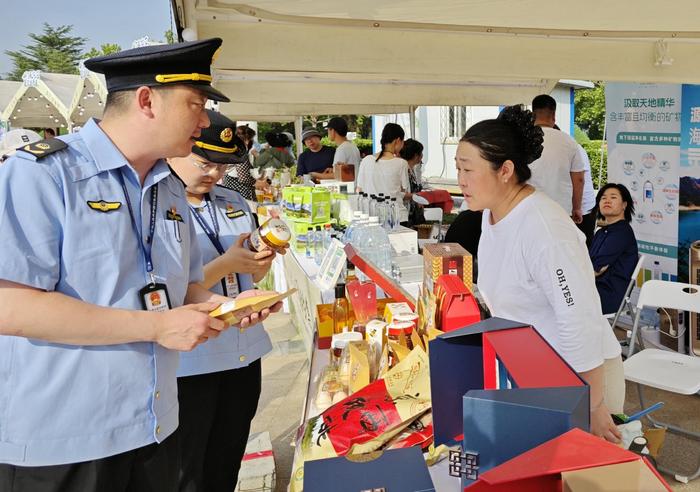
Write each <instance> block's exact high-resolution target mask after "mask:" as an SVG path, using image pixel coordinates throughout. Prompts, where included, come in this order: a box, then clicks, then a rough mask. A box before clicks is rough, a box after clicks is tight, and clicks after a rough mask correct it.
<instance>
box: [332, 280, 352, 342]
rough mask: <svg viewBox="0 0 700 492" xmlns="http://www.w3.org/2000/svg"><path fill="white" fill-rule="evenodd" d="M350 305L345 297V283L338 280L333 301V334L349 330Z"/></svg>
mask: <svg viewBox="0 0 700 492" xmlns="http://www.w3.org/2000/svg"><path fill="white" fill-rule="evenodd" d="M349 311H350V307H349V305H348V300H347V298H346V297H345V284H344V283H342V282H340V283H338V284H336V286H335V302H334V303H333V334H334V335H336V334H338V333H344V332H346V331H349V330H350V327H349V326H348V312H349Z"/></svg>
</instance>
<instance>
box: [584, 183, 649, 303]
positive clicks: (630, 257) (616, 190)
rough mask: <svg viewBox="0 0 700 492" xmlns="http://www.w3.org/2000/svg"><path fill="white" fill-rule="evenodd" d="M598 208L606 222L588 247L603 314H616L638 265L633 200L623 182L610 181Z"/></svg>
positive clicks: (603, 191)
mask: <svg viewBox="0 0 700 492" xmlns="http://www.w3.org/2000/svg"><path fill="white" fill-rule="evenodd" d="M596 211H597V215H598V218H599V219H602V220H603V221H604V222H603V225H602V227H601V228H600V229H598V231H597V232H596V233H595V235H594V236H593V241H592V243H591V247H590V249H589V253H590V256H591V261H592V262H593V269H594V270H595V275H596V281H595V283H596V287H597V288H598V294H600V304H601V307H602V308H603V313H605V314H607V313H614V312H616V311H617V309H618V308H619V307H620V303H621V302H622V298H623V297H624V295H625V291H626V290H627V286H628V285H629V282H630V278H631V276H632V272H633V271H634V267H635V266H636V265H637V260H638V259H639V257H638V254H639V253H638V251H637V240H636V238H635V237H634V231H633V230H632V226H630V221H631V220H632V216H633V215H634V203H633V202H632V196H631V195H630V192H629V190H628V189H627V188H626V187H625V186H624V185H622V184H616V183H608V184H606V185H605V186H603V187H602V188H601V189H600V191H599V192H598V196H597V197H596Z"/></svg>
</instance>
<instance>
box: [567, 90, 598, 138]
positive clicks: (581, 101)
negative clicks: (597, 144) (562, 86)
mask: <svg viewBox="0 0 700 492" xmlns="http://www.w3.org/2000/svg"><path fill="white" fill-rule="evenodd" d="M574 104H575V115H574V121H575V123H576V124H577V125H578V126H579V127H581V129H582V130H583V131H585V132H586V133H587V134H588V137H589V138H590V139H591V140H601V139H602V138H603V131H604V128H605V83H604V82H596V83H595V87H594V88H593V89H577V90H576V93H575V95H574Z"/></svg>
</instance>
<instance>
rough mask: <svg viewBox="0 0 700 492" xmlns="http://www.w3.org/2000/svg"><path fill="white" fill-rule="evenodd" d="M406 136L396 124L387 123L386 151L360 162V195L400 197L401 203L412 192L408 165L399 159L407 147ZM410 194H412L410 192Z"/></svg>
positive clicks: (358, 184) (384, 142)
mask: <svg viewBox="0 0 700 492" xmlns="http://www.w3.org/2000/svg"><path fill="white" fill-rule="evenodd" d="M404 136H405V133H404V131H403V128H401V127H400V126H399V125H397V124H396V123H387V124H386V125H385V126H384V129H383V130H382V139H381V145H382V149H381V150H380V151H379V153H378V154H375V155H368V156H367V157H365V158H364V159H362V162H361V163H360V171H359V173H358V176H357V192H358V193H359V192H361V191H364V192H365V193H367V194H369V195H379V194H380V193H381V194H383V195H384V196H388V197H392V198H396V199H397V200H398V201H399V203H400V204H403V200H404V199H405V198H406V194H407V193H409V192H410V189H411V186H410V183H409V181H408V163H407V162H406V161H405V160H404V159H402V158H401V157H397V156H398V154H399V152H400V151H401V148H402V147H403V138H404ZM409 195H410V193H409Z"/></svg>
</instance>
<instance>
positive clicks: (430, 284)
mask: <svg viewBox="0 0 700 492" xmlns="http://www.w3.org/2000/svg"><path fill="white" fill-rule="evenodd" d="M423 262H424V263H423V285H424V286H425V288H426V289H428V290H429V291H430V292H434V289H435V283H436V282H437V279H438V277H439V276H440V275H446V274H449V275H457V276H458V277H460V278H461V279H462V281H463V282H464V285H466V286H467V288H468V289H469V290H470V291H471V290H472V289H473V282H472V255H470V254H469V252H467V250H466V249H464V248H463V247H462V246H460V245H459V244H457V243H438V244H426V245H425V247H424V248H423Z"/></svg>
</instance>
